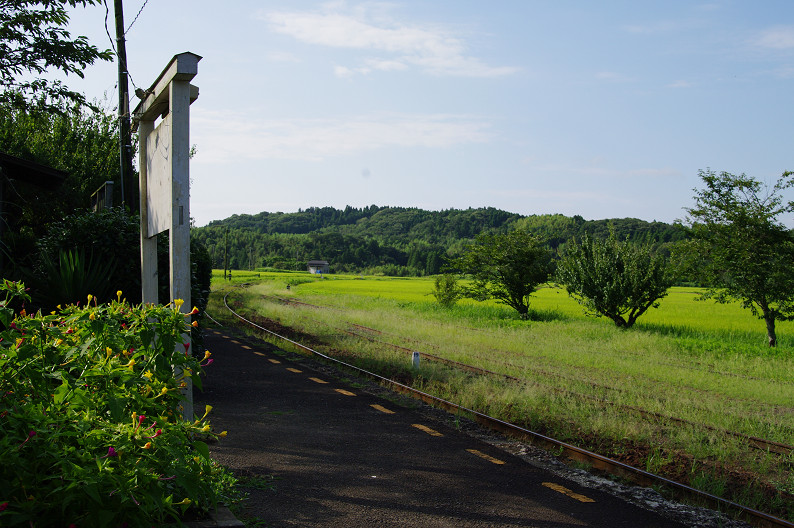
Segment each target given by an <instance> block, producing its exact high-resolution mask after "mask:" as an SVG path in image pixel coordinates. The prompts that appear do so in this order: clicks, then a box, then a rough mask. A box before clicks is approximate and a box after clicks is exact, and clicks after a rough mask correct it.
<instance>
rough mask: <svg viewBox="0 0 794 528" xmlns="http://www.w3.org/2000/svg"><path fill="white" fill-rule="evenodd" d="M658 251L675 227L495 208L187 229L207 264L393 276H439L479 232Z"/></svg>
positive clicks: (291, 216)
mask: <svg viewBox="0 0 794 528" xmlns="http://www.w3.org/2000/svg"><path fill="white" fill-rule="evenodd" d="M610 226H613V227H614V229H615V232H616V234H617V236H618V238H621V239H624V238H627V237H628V238H629V240H632V241H637V242H642V243H644V242H648V243H651V244H653V245H656V246H665V245H667V244H669V243H671V242H675V241H677V240H681V239H683V238H684V233H683V231H682V230H681V229H679V227H678V226H676V225H671V224H666V223H663V222H645V221H643V220H638V219H635V218H622V219H609V220H585V219H584V218H582V217H581V216H574V217H567V216H564V215H560V214H556V215H530V216H522V215H518V214H515V213H509V212H507V211H502V210H499V209H495V208H493V207H488V208H479V209H471V208H470V209H465V210H461V209H448V210H444V211H426V210H423V209H417V208H406V207H378V206H376V205H371V206H368V207H364V208H362V209H357V208H354V207H350V206H348V207H346V208H345V209H343V210H342V209H335V208H333V207H312V208H309V209H306V210H300V211H298V212H297V213H278V212H277V213H269V212H262V213H259V214H255V215H233V216H231V217H229V218H226V219H224V220H216V221H213V222H210V223H209V225H207V226H205V227H199V228H196V229H194V235H195V236H196V237H197V239H198V240H200V241H201V242H203V243H204V244H205V245H206V246H207V248H208V249H209V252H210V255H211V256H212V259H213V267H215V268H223V267H224V258H226V257H227V258H228V267H229V268H230V269H255V268H258V267H273V268H280V269H305V266H306V261H308V260H327V261H328V262H329V263H330V264H331V269H332V270H333V271H335V272H357V273H358V272H366V273H374V274H383V275H394V276H407V275H413V276H421V275H432V274H436V273H439V271H440V270H441V265H442V263H443V259H444V257H446V256H454V255H457V254H459V253H460V251H461V249H462V247H463V246H464V245H465V244H466V243H467V242H468V241H470V240H472V239H473V238H474V237H475V236H477V235H478V234H480V233H502V232H507V231H510V230H513V229H523V230H527V231H530V232H532V233H533V234H535V235H537V236H539V237H541V238H542V239H543V240H545V241H547V243H548V244H549V246H550V247H551V248H552V249H554V250H559V249H560V248H561V247H562V246H564V245H565V243H566V242H567V241H568V240H570V239H571V238H572V237H579V236H582V235H584V234H585V233H587V234H590V235H591V236H593V237H597V238H600V237H605V236H607V234H608V233H609V229H610Z"/></svg>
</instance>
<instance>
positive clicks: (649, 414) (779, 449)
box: [344, 325, 794, 455]
mask: <svg viewBox="0 0 794 528" xmlns="http://www.w3.org/2000/svg"><path fill="white" fill-rule="evenodd" d="M353 326H356V327H359V328H366V327H361V325H353ZM371 330H374V329H371ZM375 331H377V330H375ZM344 332H345V333H346V334H348V335H352V336H355V337H359V338H361V339H366V340H368V341H371V342H373V343H379V344H382V345H385V346H388V347H391V348H393V349H395V350H399V351H401V352H406V353H408V354H413V353H418V354H419V355H420V357H421V358H424V359H427V360H429V361H435V362H437V363H441V364H444V365H448V366H450V367H453V368H457V369H460V370H464V371H466V372H471V373H473V374H481V375H485V376H493V377H496V378H502V379H504V380H506V381H509V382H512V383H531V384H534V385H536V386H540V387H544V386H545V387H547V388H548V389H549V390H552V391H554V392H557V393H561V394H567V395H569V396H574V397H576V398H580V399H583V400H590V401H594V402H597V403H600V404H603V405H605V406H612V407H618V408H620V409H624V410H627V411H633V412H636V413H637V414H639V415H641V416H644V417H646V418H654V419H658V420H665V421H668V422H674V423H677V424H682V425H688V426H692V427H699V428H702V429H706V430H708V431H713V432H716V433H720V434H724V435H726V436H733V437H735V438H740V439H742V440H746V441H747V442H749V445H750V447H753V448H755V449H760V450H761V451H769V452H770V453H775V454H778V455H789V454H791V453H792V452H794V446H790V445H788V444H783V443H781V442H775V441H774V440H766V439H764V438H759V437H757V436H751V435H747V434H744V433H740V432H737V431H730V430H728V429H723V428H721V427H714V426H712V425H708V424H703V423H698V422H693V421H691V420H686V419H684V418H676V417H675V416H669V415H666V414H661V413H657V412H654V411H648V410H646V409H642V408H640V407H636V406H634V405H627V404H625V403H615V402H613V401H610V400H608V399H605V398H598V397H596V396H591V395H589V394H582V393H579V392H576V391H571V390H567V389H560V388H557V387H549V386H548V385H543V384H540V383H537V382H533V381H531V380H528V379H525V378H519V377H516V376H511V375H510V374H504V373H501V372H495V371H493V370H488V369H484V368H482V367H477V366H474V365H469V364H466V363H461V362H460V361H455V360H453V359H447V358H443V357H440V356H437V355H435V354H429V353H427V352H420V351H416V350H412V349H410V348H407V347H404V346H401V345H395V344H393V343H389V342H387V341H381V340H379V339H375V338H373V337H370V336H366V335H363V334H359V333H357V332H353V331H350V330H344ZM378 333H381V332H378ZM563 377H564V376H563ZM565 379H571V378H565ZM615 390H617V389H615Z"/></svg>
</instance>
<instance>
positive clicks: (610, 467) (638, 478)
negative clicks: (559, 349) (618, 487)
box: [223, 292, 794, 528]
mask: <svg viewBox="0 0 794 528" xmlns="http://www.w3.org/2000/svg"><path fill="white" fill-rule="evenodd" d="M229 293H231V292H227V293H226V295H224V297H223V304H224V305H225V306H226V309H228V310H229V312H231V313H232V315H234V316H235V317H236V318H238V319H240V320H241V321H242V322H243V323H245V324H247V325H249V326H252V327H254V328H256V329H258V330H261V331H263V332H266V333H268V334H270V335H272V336H274V337H277V338H278V339H281V340H283V341H286V342H288V343H290V344H292V345H293V346H295V347H297V348H299V349H301V350H304V351H306V352H308V353H310V354H312V355H314V356H317V357H320V358H323V359H324V360H326V361H329V362H331V363H334V364H337V365H340V366H342V367H343V368H345V369H351V370H353V371H356V372H358V373H359V374H362V375H364V376H367V377H369V378H372V379H374V380H377V381H378V382H380V383H382V384H385V385H387V386H390V387H391V388H393V389H395V390H397V391H398V392H400V393H403V394H406V395H409V396H411V397H414V398H417V399H419V400H421V401H423V402H425V403H427V404H429V405H432V406H436V407H439V408H441V409H444V410H446V411H448V412H451V413H453V414H457V413H460V412H463V413H466V414H467V415H469V416H471V417H472V418H473V420H474V421H476V422H477V423H479V424H481V425H484V426H486V427H488V428H489V429H492V430H494V431H498V432H501V433H504V434H506V435H508V436H511V437H513V438H516V439H519V440H524V441H527V442H529V443H532V444H533V445H537V446H541V447H544V448H546V449H555V450H556V449H559V450H561V453H560V454H561V455H565V456H566V457H567V458H570V459H571V460H575V461H578V462H583V463H587V464H589V465H591V466H592V467H593V468H595V469H598V470H600V471H604V472H606V473H609V474H611V475H615V476H619V477H622V478H625V479H628V480H630V481H632V482H634V483H636V484H639V485H642V486H664V487H667V488H668V489H670V490H671V491H672V492H673V493H674V494H675V495H676V496H678V497H687V498H690V499H692V498H695V499H698V500H700V501H703V502H705V503H706V504H709V505H710V506H711V507H712V508H714V509H717V510H720V511H723V510H725V509H727V510H730V511H732V512H734V513H735V514H737V515H739V516H741V517H742V518H744V519H745V520H746V521H748V522H750V523H751V524H753V525H754V526H758V527H760V528H794V523H791V522H788V521H786V520H784V519H780V518H779V517H775V516H774V515H770V514H768V513H764V512H761V511H758V510H754V509H752V508H749V507H747V506H743V505H741V504H739V503H736V502H733V501H729V500H727V499H723V498H722V497H718V496H716V495H712V494H711V493H706V492H704V491H701V490H698V489H695V488H693V487H691V486H687V485H686V484H682V483H680V482H676V481H674V480H670V479H667V478H665V477H662V476H659V475H655V474H653V473H650V472H648V471H645V470H642V469H639V468H635V467H633V466H629V465H628V464H624V463H622V462H618V461H617V460H613V459H611V458H607V457H605V456H602V455H599V454H597V453H593V452H592V451H588V450H586V449H582V448H579V447H576V446H574V445H571V444H568V443H566V442H562V441H560V440H556V439H554V438H551V437H549V436H546V435H543V434H541V433H536V432H534V431H530V430H529V429H525V428H523V427H520V426H518V425H515V424H511V423H509V422H505V421H503V420H500V419H498V418H494V417H492V416H488V415H486V414H483V413H481V412H479V411H475V410H473V409H469V408H467V407H463V406H462V405H458V404H456V403H453V402H450V401H448V400H445V399H443V398H439V397H437V396H433V395H432V394H428V393H426V392H423V391H420V390H417V389H414V388H413V387H409V386H408V385H405V384H403V383H400V382H398V381H394V380H392V379H389V378H386V377H384V376H381V375H380V374H376V373H374V372H370V371H368V370H366V369H362V368H360V367H357V366H355V365H351V364H350V363H346V362H344V361H341V360H339V359H336V358H334V357H331V356H328V355H326V354H323V353H322V352H318V351H316V350H314V349H312V348H310V347H308V346H305V345H303V344H301V343H298V342H297V341H295V340H293V339H290V338H288V337H286V336H282V335H280V334H278V333H277V332H273V331H272V330H269V329H267V328H265V327H263V326H261V325H258V324H256V323H254V322H253V321H250V320H248V319H246V318H245V317H243V316H242V315H240V314H238V313H237V312H235V311H234V310H232V308H231V307H230V306H229V304H228V303H227V297H228V296H229Z"/></svg>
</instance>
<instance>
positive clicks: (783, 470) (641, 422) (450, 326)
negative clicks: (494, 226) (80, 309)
mask: <svg viewBox="0 0 794 528" xmlns="http://www.w3.org/2000/svg"><path fill="white" fill-rule="evenodd" d="M254 275H255V274H254ZM253 279H256V282H255V284H254V285H252V286H251V287H249V288H246V289H245V290H241V291H235V294H234V298H235V299H237V300H239V301H240V302H241V305H242V306H244V309H245V310H247V311H248V312H249V313H254V312H256V313H258V314H260V315H263V316H266V317H269V318H272V319H276V320H279V321H281V322H282V324H284V325H287V326H290V327H293V328H296V329H300V330H301V331H304V332H306V333H311V334H312V335H314V336H316V337H317V338H318V339H319V340H320V341H321V342H323V343H324V344H325V345H324V346H323V345H320V346H318V348H319V349H320V351H322V352H324V353H328V354H332V355H333V354H339V353H340V352H339V351H343V353H344V357H343V358H342V359H344V360H345V361H350V362H353V363H355V364H357V365H359V366H361V367H362V368H366V369H368V370H373V371H376V372H379V373H381V374H383V375H387V376H391V377H397V378H398V379H400V380H401V381H403V380H406V381H409V382H410V383H412V384H413V385H414V386H415V387H417V388H419V389H421V390H425V391H427V392H430V393H432V394H435V395H437V396H439V397H442V398H445V399H448V400H451V401H453V402H455V403H459V404H461V405H463V406H465V407H468V408H471V409H475V410H477V411H480V412H485V413H487V414H491V415H493V416H496V417H498V418H501V419H504V420H508V421H512V422H515V423H518V424H521V425H524V426H527V427H528V428H530V429H535V430H538V431H540V432H545V433H548V434H550V435H551V436H555V437H558V438H560V439H561V440H566V441H569V442H571V443H574V444H577V445H582V446H583V447H587V448H592V449H594V450H596V451H598V452H601V453H602V454H605V455H608V456H616V457H618V458H619V457H620V456H621V455H622V454H626V453H627V452H629V451H634V452H638V450H639V452H640V454H641V455H642V456H643V457H644V458H643V459H642V462H641V465H642V466H643V467H647V468H652V469H653V470H654V471H659V472H660V473H664V472H665V471H673V472H676V474H674V475H671V476H673V477H676V478H679V479H681V478H684V479H686V478H689V479H690V480H691V482H690V483H693V482H694V483H702V487H704V488H708V489H710V490H713V489H722V488H723V487H724V488H725V494H726V495H729V496H731V497H733V498H739V497H742V498H748V497H749V499H747V500H752V501H753V502H755V503H754V504H750V506H753V507H757V508H759V509H763V507H762V506H764V505H766V506H768V507H774V508H778V506H774V504H776V503H781V504H784V508H788V509H789V511H791V510H792V504H791V499H790V498H788V499H786V498H785V496H783V495H782V493H790V490H791V488H792V481H791V476H790V473H791V472H790V467H791V463H792V461H793V460H794V456H792V455H789V456H788V457H781V456H780V455H774V454H768V453H765V452H761V451H759V450H757V449H752V448H750V447H748V445H747V442H746V440H743V439H740V438H736V437H734V436H730V435H725V434H723V433H722V432H720V431H722V430H730V431H735V432H739V433H742V434H745V435H750V436H756V437H761V438H765V439H769V440H774V441H776V442H780V443H784V444H789V445H794V354H792V349H794V331H793V330H794V325H793V324H792V323H783V324H780V325H779V326H778V334H779V347H778V348H777V349H771V350H770V349H769V348H768V347H766V345H765V341H766V340H765V328H764V324H763V322H762V321H760V320H758V319H757V318H754V317H753V316H752V315H751V314H750V313H749V312H747V311H745V310H742V309H741V308H740V307H739V306H738V305H718V304H714V303H712V302H704V301H695V298H696V297H697V295H698V293H699V291H698V290H696V289H693V288H673V289H671V291H670V294H669V295H668V297H666V298H665V299H664V300H663V301H662V304H661V306H660V308H659V309H656V310H651V311H650V312H649V313H648V314H646V315H645V316H643V317H642V318H641V319H640V321H641V322H640V323H638V325H637V326H636V327H635V328H633V329H630V330H628V331H626V330H620V329H618V328H616V327H615V326H614V325H613V324H612V323H611V322H610V321H608V320H605V319H603V318H596V317H587V316H585V315H583V313H582V310H581V307H580V306H579V305H578V304H577V303H576V302H575V301H573V300H572V299H570V298H569V297H568V295H567V294H566V293H565V291H564V290H561V289H558V288H554V287H545V288H542V289H540V290H539V291H538V292H536V294H535V295H534V296H533V299H532V302H531V310H532V311H531V314H530V315H531V318H530V321H522V320H520V319H519V318H518V317H517V315H516V313H515V312H514V311H512V310H510V309H509V308H506V307H504V306H501V305H498V304H496V303H492V302H489V303H476V302H473V301H470V300H464V301H461V302H459V303H458V304H457V305H456V306H455V307H454V308H452V309H450V310H447V309H443V308H441V307H440V306H438V305H437V304H436V303H435V301H434V298H433V297H432V296H431V295H430V293H431V292H432V289H433V281H432V278H421V279H402V278H400V279H398V278H388V277H360V276H341V275H333V276H327V277H326V278H323V279H319V278H317V277H314V276H310V275H308V274H306V273H303V274H296V273H261V275H260V276H259V277H254V276H248V278H246V275H245V273H241V272H237V275H234V274H233V284H234V283H235V281H238V280H239V282H246V281H253ZM220 282H222V281H220ZM288 282H289V283H290V284H292V286H291V288H290V289H289V290H288V289H287V288H286V285H287V283H288ZM221 287H222V288H224V289H228V288H229V284H228V282H227V283H226V284H223V285H222V284H221V283H219V282H216V283H215V284H214V286H213V288H214V289H219V288H221ZM218 293H220V292H218ZM274 296H278V297H285V298H286V297H289V298H294V299H296V300H300V301H301V302H304V303H310V304H314V305H317V306H321V307H324V308H325V309H316V308H310V307H305V306H304V307H300V306H294V305H285V304H283V303H280V302H275V301H273V297H274ZM217 297H218V295H213V296H212V297H211V304H210V308H209V310H210V312H211V313H212V314H213V316H215V313H214V312H218V313H220V311H221V310H220V305H218V304H217ZM354 324H357V325H364V326H366V327H370V328H374V329H377V330H378V331H379V333H373V332H367V331H364V330H361V329H356V328H353V327H352V325H354ZM349 329H353V330H355V331H357V332H359V333H362V334H367V333H369V334H370V335H371V337H374V338H376V339H377V340H378V341H379V342H373V341H369V340H365V339H362V338H358V337H353V336H350V335H349V334H346V333H344V332H343V330H349ZM384 342H388V343H391V344H394V345H400V346H403V347H406V348H409V349H411V350H418V351H421V352H425V353H430V354H434V355H437V356H440V357H443V358H446V359H450V360H454V361H458V362H462V363H466V364H471V365H476V366H479V367H481V368H485V369H488V370H491V371H493V372H496V373H499V374H505V375H509V376H514V377H516V378H519V379H520V380H522V381H521V382H514V381H512V382H511V381H506V380H504V379H502V378H499V377H497V376H478V375H472V374H470V373H465V372H463V371H460V370H458V369H453V368H449V367H446V366H444V365H441V364H439V363H435V362H431V361H427V360H423V361H422V366H421V368H420V369H419V371H415V370H413V369H412V368H411V365H410V355H409V354H406V353H405V352H402V351H397V350H395V349H393V348H391V347H389V346H388V345H386V344H384ZM643 411H644V412H643ZM648 413H657V414H659V415H662V416H666V417H675V418H679V419H681V420H686V421H687V422H690V423H691V425H682V424H680V423H675V422H671V421H669V420H666V419H659V418H653V417H651V416H650V415H649V414H648ZM638 446H639V447H638ZM643 446H644V447H643ZM680 459H684V460H688V461H690V462H688V463H689V464H690V465H691V467H690V470H689V471H686V470H685V468H684V470H682V469H681V468H680V467H677V466H676V463H675V460H680ZM731 468H734V469H735V468H738V469H740V470H741V471H744V472H746V473H747V474H749V475H754V476H755V478H756V479H757V482H755V483H752V482H751V483H749V484H747V485H746V486H745V485H739V484H737V483H735V482H734V483H731V485H728V486H722V484H721V483H722V481H723V480H724V477H723V474H724V473H725V472H727V471H728V470H730V469H731ZM682 471H683V473H684V475H683V476H682V475H681V473H682ZM686 473H689V475H686ZM759 483H761V484H766V485H768V486H769V487H770V488H769V489H777V490H779V491H780V492H781V494H778V496H775V493H774V492H769V491H767V492H766V493H763V492H762V491H763V490H761V488H760V486H759ZM776 501H777V502H776ZM759 502H760V503H761V504H758V503H759ZM770 505H773V506H770Z"/></svg>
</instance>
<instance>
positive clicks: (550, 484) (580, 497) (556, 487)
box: [543, 482, 595, 502]
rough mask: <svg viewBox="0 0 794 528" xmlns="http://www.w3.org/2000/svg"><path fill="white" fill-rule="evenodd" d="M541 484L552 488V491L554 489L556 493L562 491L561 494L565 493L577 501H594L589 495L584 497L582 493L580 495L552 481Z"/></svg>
mask: <svg viewBox="0 0 794 528" xmlns="http://www.w3.org/2000/svg"><path fill="white" fill-rule="evenodd" d="M543 485H544V486H546V487H547V488H549V489H553V490H554V491H556V492H558V493H562V494H563V495H567V496H569V497H570V498H572V499H576V500H578V501H579V502H595V501H594V500H593V499H591V498H590V497H585V496H584V495H580V494H578V493H576V492H573V491H571V490H569V489H568V488H566V487H565V486H560V485H559V484H554V483H553V482H544V483H543Z"/></svg>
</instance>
